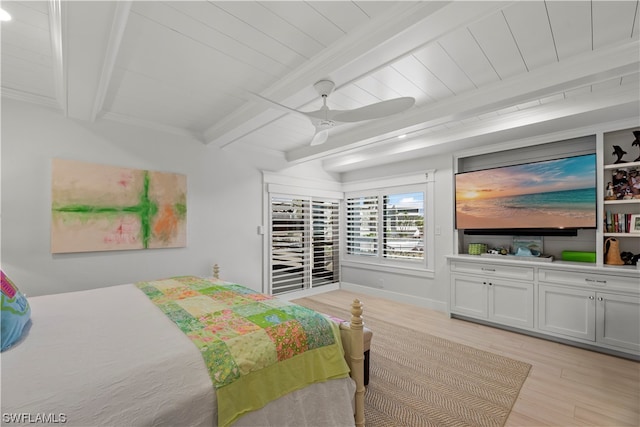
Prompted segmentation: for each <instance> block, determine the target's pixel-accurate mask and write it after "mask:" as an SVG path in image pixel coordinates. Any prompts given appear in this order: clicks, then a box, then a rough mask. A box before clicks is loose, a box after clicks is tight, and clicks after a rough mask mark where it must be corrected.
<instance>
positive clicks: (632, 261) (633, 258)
mask: <svg viewBox="0 0 640 427" xmlns="http://www.w3.org/2000/svg"><path fill="white" fill-rule="evenodd" d="M620 258H622V261H624V264H625V265H638V260H640V254H636V255H634V254H633V253H631V252H626V251H625V252H622V253H621V254H620Z"/></svg>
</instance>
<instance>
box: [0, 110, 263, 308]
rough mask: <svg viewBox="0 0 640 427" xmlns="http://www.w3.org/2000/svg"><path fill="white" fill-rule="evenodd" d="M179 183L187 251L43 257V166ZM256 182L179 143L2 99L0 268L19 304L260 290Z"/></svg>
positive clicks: (244, 171) (46, 216)
mask: <svg viewBox="0 0 640 427" xmlns="http://www.w3.org/2000/svg"><path fill="white" fill-rule="evenodd" d="M52 158H66V159H74V160H80V161H86V162H94V163H102V164H109V165H116V166H124V167H131V168H139V169H150V170H159V171H166V172H176V173H183V174H186V175H187V184H188V194H187V210H188V212H187V230H188V231H187V247H186V248H176V249H152V250H135V251H111V252H92V253H80V254H56V255H52V254H51V253H50V228H49V226H50V217H51V159H52ZM261 182H262V176H261V173H260V171H259V170H258V169H257V168H256V167H254V166H251V165H249V164H247V163H246V162H245V161H244V160H243V159H242V158H241V157H240V156H239V155H237V154H233V153H230V152H225V151H221V150H219V149H217V148H215V147H208V146H205V145H203V144H202V143H200V142H198V141H195V140H192V139H190V138H188V137H185V136H176V135H171V134H167V133H162V132H156V131H152V130H147V129H142V128H138V127H134V126H129V125H124V124H120V123H116V122H111V121H106V120H99V121H98V122H96V123H83V122H78V121H74V120H71V119H66V118H64V117H63V116H62V114H61V112H59V111H53V110H50V109H47V108H44V107H39V106H34V105H30V104H26V103H22V102H19V101H13V100H7V99H3V100H2V211H1V213H2V218H1V220H2V227H1V229H0V230H1V233H2V235H1V239H2V246H1V250H2V253H1V258H0V261H1V263H2V269H3V270H4V271H5V272H6V273H7V274H8V275H9V277H11V278H13V280H14V281H15V282H16V284H17V285H18V287H20V288H21V290H23V291H24V292H25V293H27V294H28V295H32V296H35V295H41V294H50V293H58V292H67V291H73V290H81V289H90V288H96V287H102V286H109V285H116V284H121V283H131V282H135V281H138V280H152V279H156V278H162V277H167V276H172V275H182V274H196V275H208V274H211V273H210V271H211V265H212V264H213V263H214V262H217V263H219V264H220V265H221V267H222V272H223V275H224V277H225V278H226V279H228V280H232V281H237V282H239V283H242V284H245V285H247V286H250V287H252V288H254V289H257V290H260V289H261V281H262V276H261V275H262V270H261V265H262V237H261V236H259V235H258V234H257V233H256V225H258V224H261V222H262V185H261Z"/></svg>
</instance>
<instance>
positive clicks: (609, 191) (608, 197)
mask: <svg viewBox="0 0 640 427" xmlns="http://www.w3.org/2000/svg"><path fill="white" fill-rule="evenodd" d="M604 199H605V200H616V199H617V197H616V195H615V193H614V192H613V182H611V181H609V182H608V183H607V189H606V192H605V195H604Z"/></svg>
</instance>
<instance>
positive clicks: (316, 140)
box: [309, 129, 329, 145]
mask: <svg viewBox="0 0 640 427" xmlns="http://www.w3.org/2000/svg"><path fill="white" fill-rule="evenodd" d="M327 138H329V129H325V130H321V131H319V132H316V134H315V135H314V136H313V139H312V140H311V144H309V145H320V144H322V143H324V142H325V141H326V140H327Z"/></svg>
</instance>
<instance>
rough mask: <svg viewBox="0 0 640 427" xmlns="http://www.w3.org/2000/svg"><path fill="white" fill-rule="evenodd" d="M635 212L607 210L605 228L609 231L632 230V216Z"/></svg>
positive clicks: (627, 231)
mask: <svg viewBox="0 0 640 427" xmlns="http://www.w3.org/2000/svg"><path fill="white" fill-rule="evenodd" d="M632 215H633V214H627V213H617V212H611V211H607V212H606V215H605V230H606V232H607V233H629V232H631V217H632Z"/></svg>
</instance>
